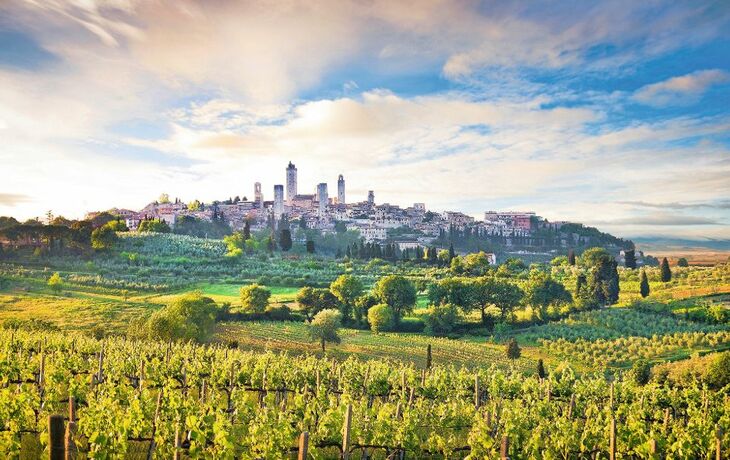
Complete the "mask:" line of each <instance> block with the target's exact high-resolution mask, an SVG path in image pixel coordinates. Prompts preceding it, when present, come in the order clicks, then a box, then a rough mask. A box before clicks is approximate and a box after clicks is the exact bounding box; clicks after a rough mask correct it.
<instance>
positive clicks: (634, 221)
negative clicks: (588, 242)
mask: <svg viewBox="0 0 730 460" xmlns="http://www.w3.org/2000/svg"><path fill="white" fill-rule="evenodd" d="M589 223H591V224H595V225H631V226H637V225H651V226H665V225H667V226H685V225H722V222H719V221H717V220H715V219H712V218H708V217H702V216H685V215H676V214H664V213H656V214H650V215H640V216H633V217H624V218H620V219H613V220H606V221H603V220H593V221H590V222H589Z"/></svg>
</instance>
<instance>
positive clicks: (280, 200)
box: [255, 161, 372, 219]
mask: <svg viewBox="0 0 730 460" xmlns="http://www.w3.org/2000/svg"><path fill="white" fill-rule="evenodd" d="M260 189H261V186H260V184H259V183H258V182H257V183H256V189H255V190H256V192H257V195H256V200H258V199H259V195H258V192H259V191H260ZM370 194H371V195H372V192H370ZM299 197H300V195H299V194H298V192H297V167H296V166H294V164H293V163H292V162H291V161H290V162H289V165H288V166H287V167H286V205H288V206H294V204H295V201H297V199H298V198H299ZM301 198H304V196H302V197H301ZM368 198H370V197H368ZM316 202H317V211H318V213H319V215H320V216H324V215H325V213H326V212H327V205H328V204H329V194H328V192H327V183H326V182H322V183H319V184H317V194H316ZM284 204H285V201H284V186H283V185H274V217H275V218H276V219H280V218H281V216H282V215H283V214H284ZM337 204H341V205H344V204H345V178H344V177H342V174H340V175H339V177H338V178H337Z"/></svg>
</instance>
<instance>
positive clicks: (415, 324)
mask: <svg viewBox="0 0 730 460" xmlns="http://www.w3.org/2000/svg"><path fill="white" fill-rule="evenodd" d="M425 329H426V323H425V322H424V321H423V320H422V319H421V318H403V319H402V320H401V321H400V323H399V324H398V329H397V330H398V331H399V332H414V333H419V332H423V331H424V330H425Z"/></svg>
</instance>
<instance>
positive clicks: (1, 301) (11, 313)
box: [0, 292, 156, 331]
mask: <svg viewBox="0 0 730 460" xmlns="http://www.w3.org/2000/svg"><path fill="white" fill-rule="evenodd" d="M151 308H156V307H155V306H153V305H151V304H148V303H144V302H135V301H127V302H124V301H122V300H121V299H117V298H113V297H101V296H94V295H86V294H83V293H75V292H74V293H71V292H66V293H65V294H63V293H62V294H61V295H51V294H45V293H39V292H23V293H20V294H16V293H0V322H2V321H4V320H6V319H10V318H18V319H24V320H25V319H44V320H48V321H52V322H53V323H55V324H56V325H58V326H59V327H62V328H64V329H71V330H83V329H88V328H91V327H94V326H98V327H102V328H103V329H104V330H109V331H122V330H125V329H126V327H127V325H128V324H129V321H130V320H132V319H134V318H138V317H139V316H141V315H143V314H145V313H146V312H148V311H149V310H150V309H151Z"/></svg>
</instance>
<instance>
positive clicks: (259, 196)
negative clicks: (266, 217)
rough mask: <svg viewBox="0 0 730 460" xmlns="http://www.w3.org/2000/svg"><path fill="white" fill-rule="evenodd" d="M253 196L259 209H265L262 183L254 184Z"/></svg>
mask: <svg viewBox="0 0 730 460" xmlns="http://www.w3.org/2000/svg"><path fill="white" fill-rule="evenodd" d="M253 196H254V201H255V202H256V204H257V205H258V207H259V209H263V208H264V194H263V193H261V182H256V183H255V184H253Z"/></svg>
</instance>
